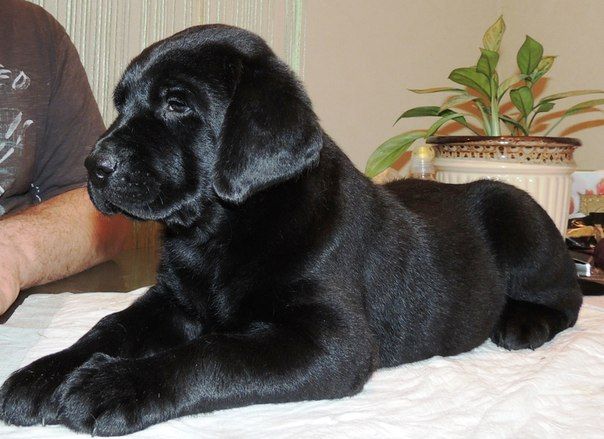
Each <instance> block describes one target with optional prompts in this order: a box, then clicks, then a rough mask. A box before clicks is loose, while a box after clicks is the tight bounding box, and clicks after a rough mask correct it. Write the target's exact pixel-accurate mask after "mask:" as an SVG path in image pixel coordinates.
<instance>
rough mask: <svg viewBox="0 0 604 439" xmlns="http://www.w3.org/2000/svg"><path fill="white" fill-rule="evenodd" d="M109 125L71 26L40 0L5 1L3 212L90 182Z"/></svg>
mask: <svg viewBox="0 0 604 439" xmlns="http://www.w3.org/2000/svg"><path fill="white" fill-rule="evenodd" d="M103 130H104V125H103V120H102V119H101V115H100V113H99V110H98V107H97V105H96V102H95V100H94V97H93V95H92V91H91V90H90V85H89V84H88V79H87V77H86V73H85V71H84V68H83V67H82V63H81V62H80V59H79V57H78V54H77V52H76V49H75V47H74V46H73V44H72V43H71V41H70V39H69V37H68V36H67V34H66V33H65V30H64V29H63V27H62V26H61V25H60V24H59V23H58V22H57V21H56V20H55V19H54V18H53V17H52V16H50V14H48V13H47V12H46V11H44V9H42V8H40V7H38V6H36V5H33V4H31V3H28V2H25V1H22V0H0V215H2V214H4V213H6V212H9V211H11V210H13V211H14V210H18V209H22V208H24V207H26V206H28V205H31V204H34V203H39V202H41V201H44V200H47V199H49V198H51V197H53V196H55V195H58V194H60V193H62V192H65V191H68V190H71V189H74V188H77V187H81V186H83V185H84V184H85V182H86V171H85V169H84V159H85V157H86V155H87V154H88V152H89V150H90V147H91V146H92V145H93V144H94V142H95V141H96V140H97V138H98V137H99V135H100V134H102V132H103Z"/></svg>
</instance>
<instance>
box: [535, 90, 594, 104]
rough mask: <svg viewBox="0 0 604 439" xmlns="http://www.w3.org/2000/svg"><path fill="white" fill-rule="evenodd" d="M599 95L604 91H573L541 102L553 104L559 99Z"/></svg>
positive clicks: (546, 98)
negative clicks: (552, 102)
mask: <svg viewBox="0 0 604 439" xmlns="http://www.w3.org/2000/svg"><path fill="white" fill-rule="evenodd" d="M597 93H604V90H573V91H567V92H565V93H556V94H553V95H549V96H546V97H544V98H543V99H541V101H540V102H551V101H557V100H558V99H564V98H570V97H572V96H583V95H591V94H597Z"/></svg>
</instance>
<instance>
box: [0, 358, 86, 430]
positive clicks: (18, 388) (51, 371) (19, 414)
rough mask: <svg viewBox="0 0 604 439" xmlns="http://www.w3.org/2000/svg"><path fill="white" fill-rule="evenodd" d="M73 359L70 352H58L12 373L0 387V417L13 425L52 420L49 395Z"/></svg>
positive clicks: (73, 366) (52, 410) (65, 373)
mask: <svg viewBox="0 0 604 439" xmlns="http://www.w3.org/2000/svg"><path fill="white" fill-rule="evenodd" d="M74 363H75V361H74V359H73V358H72V356H71V355H69V354H67V353H57V354H53V355H49V356H47V357H43V358H40V359H39V360H36V361H34V362H33V363H32V364H30V365H29V366H25V367H23V368H22V369H19V370H18V371H16V372H15V373H13V374H12V375H11V376H10V377H9V378H8V379H7V380H6V381H5V383H4V384H3V385H2V388H0V419H2V420H3V421H4V422H6V423H7V424H14V425H34V424H52V423H55V422H56V406H55V405H54V404H53V402H52V395H53V393H54V392H55V390H56V389H57V387H58V386H59V385H60V384H61V382H62V381H63V380H64V379H65V376H66V375H67V374H68V373H69V372H71V370H73V369H74V368H75V367H76V366H75V365H74Z"/></svg>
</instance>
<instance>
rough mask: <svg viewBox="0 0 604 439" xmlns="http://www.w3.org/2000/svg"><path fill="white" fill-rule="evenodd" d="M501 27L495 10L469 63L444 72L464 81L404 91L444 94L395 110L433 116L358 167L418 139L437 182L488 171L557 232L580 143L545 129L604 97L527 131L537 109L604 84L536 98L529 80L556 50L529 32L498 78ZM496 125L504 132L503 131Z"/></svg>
mask: <svg viewBox="0 0 604 439" xmlns="http://www.w3.org/2000/svg"><path fill="white" fill-rule="evenodd" d="M504 31H505V23H504V21H503V17H499V19H498V20H497V21H496V22H495V23H494V24H493V25H492V26H491V27H490V28H489V29H488V30H487V31H486V33H485V34H484V37H483V40H482V41H483V46H484V47H483V48H481V49H480V52H481V54H480V57H479V59H478V62H477V63H476V65H475V66H472V67H463V68H457V69H455V70H453V71H452V72H451V74H450V75H449V79H450V80H451V81H453V82H454V83H456V84H459V85H461V86H464V87H457V86H450V87H436V88H428V89H416V90H410V91H412V92H414V93H419V94H427V93H442V92H446V93H450V96H449V97H448V98H447V99H446V100H445V102H444V104H443V105H441V106H424V107H417V108H412V109H410V110H407V111H405V112H404V113H403V114H401V115H400V116H399V118H398V119H397V120H396V122H398V121H399V120H401V119H403V118H410V117H436V118H437V119H436V121H435V122H434V123H433V124H432V125H431V126H430V127H429V128H428V129H423V130H413V131H408V132H405V133H402V134H400V135H398V136H395V137H393V138H391V139H389V140H387V141H386V142H384V143H383V144H382V145H380V146H379V147H378V148H377V149H376V150H375V151H374V152H373V154H372V155H371V157H370V158H369V160H368V162H367V167H366V170H365V173H366V174H367V175H368V176H369V177H374V176H376V175H377V174H379V173H380V172H382V171H383V170H385V169H386V168H388V167H389V166H390V165H392V164H393V163H394V162H395V161H396V160H398V158H399V157H400V156H401V155H402V154H403V153H404V152H405V151H407V150H408V149H409V148H410V147H411V146H412V145H413V143H414V142H416V141H417V140H419V139H425V142H426V143H428V144H431V145H433V147H434V150H435V161H434V164H435V166H436V171H437V173H436V178H437V180H438V181H442V182H446V183H466V182H469V181H473V180H477V179H480V178H490V179H497V180H501V181H506V182H508V183H511V184H514V185H516V186H518V187H520V188H521V189H524V190H526V191H527V192H529V193H530V194H531V195H532V196H533V197H534V198H535V199H536V200H537V202H539V203H540V204H541V205H542V206H543V207H544V208H545V210H547V212H548V213H549V214H550V216H551V217H552V219H553V220H554V222H555V223H556V225H557V226H558V228H559V229H560V231H561V232H563V233H564V231H565V230H566V218H567V212H568V203H569V199H570V184H571V182H570V174H571V173H572V172H573V171H574V170H575V168H576V166H575V163H574V160H573V152H574V150H575V149H576V148H577V147H578V146H580V145H581V142H580V141H579V140H577V139H573V138H564V137H549V134H550V133H551V132H552V131H553V130H554V129H555V128H556V127H557V126H558V124H559V123H560V122H561V121H562V120H564V119H565V118H567V117H569V116H572V115H574V114H578V113H581V112H584V111H589V110H593V109H594V108H595V107H597V106H599V105H602V104H604V99H591V100H588V101H585V102H581V103H578V104H576V105H573V106H571V107H570V108H567V109H566V110H565V111H563V112H562V113H559V115H558V117H557V119H553V122H552V123H551V125H550V126H549V127H548V129H547V130H546V132H545V134H544V135H543V136H541V137H536V136H533V135H532V134H533V133H534V132H535V131H536V130H535V127H536V126H537V125H541V124H540V123H539V124H538V123H537V122H541V121H542V120H540V119H541V116H543V115H544V114H545V113H548V112H551V111H552V110H553V109H554V108H555V107H556V105H558V101H560V100H561V99H564V98H568V97H571V96H581V95H589V94H597V93H604V90H575V91H569V92H565V93H556V94H552V95H549V96H545V97H542V98H540V99H536V96H535V84H536V83H537V82H538V81H539V80H540V79H542V78H543V77H544V75H545V74H546V73H547V72H548V71H549V70H550V69H551V67H552V65H553V63H554V60H555V56H543V46H542V45H541V44H540V43H538V42H537V41H535V40H534V39H533V38H531V37H530V36H528V35H527V36H526V39H525V41H524V43H523V44H522V46H521V47H520V50H519V51H518V54H517V56H516V59H517V63H518V69H519V72H518V73H515V74H513V75H511V76H510V77H508V78H506V79H505V80H503V81H500V79H499V75H498V73H497V64H498V61H499V46H500V44H501V39H502V37H503V33H504ZM506 96H509V98H510V100H511V104H513V105H507V107H510V108H511V109H510V110H509V111H503V109H504V107H506V106H505V105H504V104H503V101H504V99H505V98H506ZM460 107H462V108H463V109H460ZM538 116H539V117H538ZM550 116H551V115H550ZM550 116H548V118H550ZM470 121H472V123H471V122H470ZM396 122H395V124H396ZM448 123H456V124H459V125H462V126H463V127H465V128H467V129H469V130H470V131H472V132H473V135H467V136H436V135H437V134H438V132H439V130H440V129H441V128H442V127H443V126H444V125H445V124H448ZM502 127H505V128H506V129H507V131H508V132H509V135H505V136H504V135H502V131H501V129H502Z"/></svg>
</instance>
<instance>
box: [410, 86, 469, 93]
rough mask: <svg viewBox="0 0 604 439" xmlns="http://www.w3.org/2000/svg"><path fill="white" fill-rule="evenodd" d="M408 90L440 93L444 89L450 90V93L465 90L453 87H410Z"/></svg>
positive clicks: (463, 91)
mask: <svg viewBox="0 0 604 439" xmlns="http://www.w3.org/2000/svg"><path fill="white" fill-rule="evenodd" d="M409 91H412V92H413V93H417V94H426V93H440V92H444V91H450V92H452V93H465V92H466V91H465V90H464V89H463V88H454V87H434V88H410V89H409Z"/></svg>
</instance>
